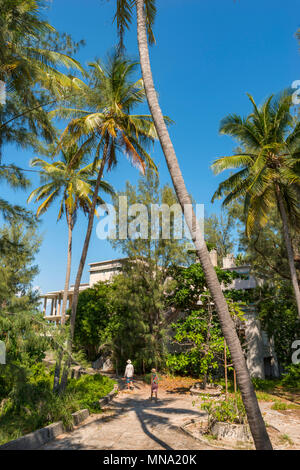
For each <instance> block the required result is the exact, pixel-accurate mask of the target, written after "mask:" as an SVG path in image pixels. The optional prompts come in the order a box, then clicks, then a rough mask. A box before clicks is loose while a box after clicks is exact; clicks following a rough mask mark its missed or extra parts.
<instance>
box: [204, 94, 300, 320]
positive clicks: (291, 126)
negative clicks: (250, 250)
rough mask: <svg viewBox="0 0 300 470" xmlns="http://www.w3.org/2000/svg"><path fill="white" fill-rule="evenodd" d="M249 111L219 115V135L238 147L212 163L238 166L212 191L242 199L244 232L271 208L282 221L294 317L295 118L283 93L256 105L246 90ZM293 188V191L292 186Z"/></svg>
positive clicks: (298, 294) (298, 216) (298, 293)
mask: <svg viewBox="0 0 300 470" xmlns="http://www.w3.org/2000/svg"><path fill="white" fill-rule="evenodd" d="M248 96H249V99H250V101H251V103H252V107H253V109H252V112H251V114H249V116H247V117H246V118H242V117H241V116H237V115H235V114H233V115H229V116H227V117H226V118H225V119H223V121H222V123H221V127H220V132H221V133H222V134H226V135H230V136H231V137H233V138H234V139H236V140H237V141H238V143H239V145H241V147H242V149H241V151H240V152H238V153H236V154H235V155H232V156H228V157H222V158H218V159H217V160H216V161H215V162H214V163H213V165H212V168H213V170H214V172H215V173H220V172H222V171H224V170H227V169H230V168H231V169H232V168H233V169H239V171H238V172H236V173H234V174H233V175H231V176H230V177H229V178H227V179H226V180H225V181H223V182H222V183H221V184H220V185H219V187H218V189H217V191H216V192H215V194H214V196H213V200H214V199H215V198H216V197H221V196H222V195H223V194H224V193H225V192H226V193H227V195H226V198H225V199H224V201H223V205H227V204H229V203H230V201H232V200H234V199H236V198H240V197H242V198H244V201H245V202H244V210H245V215H246V234H247V235H248V236H250V235H251V233H252V231H253V228H254V227H255V226H260V227H263V226H264V225H265V224H266V223H267V220H268V217H269V215H270V213H271V211H272V210H273V208H274V207H275V208H277V210H278V213H279V215H280V217H281V220H282V226H283V237H284V241H285V246H286V251H287V257H288V263H289V267H290V273H291V280H292V284H293V288H294V293H295V298H296V303H297V308H298V315H299V317H300V289H299V283H298V279H297V273H296V268H295V260H294V259H295V255H294V251H293V245H292V238H291V231H290V224H291V223H293V224H296V226H298V227H299V224H300V210H299V193H297V186H298V187H299V185H300V172H299V168H300V123H299V122H298V123H297V124H296V125H295V121H294V119H293V116H292V114H291V111H290V109H291V106H292V97H291V96H290V95H287V94H286V93H284V94H282V95H281V96H280V97H279V99H275V98H274V96H273V95H272V96H270V97H269V98H268V99H267V100H266V101H265V102H264V103H263V105H262V106H260V107H258V106H257V105H256V103H255V101H254V99H253V98H252V96H251V95H248ZM298 191H299V190H298Z"/></svg>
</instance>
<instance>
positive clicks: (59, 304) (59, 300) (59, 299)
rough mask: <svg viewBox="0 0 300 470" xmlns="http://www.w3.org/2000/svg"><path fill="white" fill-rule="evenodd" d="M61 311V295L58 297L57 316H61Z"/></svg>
mask: <svg viewBox="0 0 300 470" xmlns="http://www.w3.org/2000/svg"><path fill="white" fill-rule="evenodd" d="M60 309H61V294H59V295H58V306H57V315H60Z"/></svg>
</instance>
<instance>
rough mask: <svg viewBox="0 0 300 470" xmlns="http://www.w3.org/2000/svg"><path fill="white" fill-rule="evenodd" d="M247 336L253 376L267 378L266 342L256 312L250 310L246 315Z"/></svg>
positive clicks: (249, 364)
mask: <svg viewBox="0 0 300 470" xmlns="http://www.w3.org/2000/svg"><path fill="white" fill-rule="evenodd" d="M245 318H246V321H245V336H246V341H247V366H248V369H249V372H250V375H251V377H258V378H260V379H264V378H265V367H264V344H263V338H262V334H261V328H260V322H259V320H258V319H257V315H256V312H255V311H254V310H253V311H249V312H247V313H246V315H245Z"/></svg>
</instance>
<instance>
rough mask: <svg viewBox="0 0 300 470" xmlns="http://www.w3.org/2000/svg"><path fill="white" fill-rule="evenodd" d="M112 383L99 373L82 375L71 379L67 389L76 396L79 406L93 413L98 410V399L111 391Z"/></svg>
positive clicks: (112, 381)
mask: <svg viewBox="0 0 300 470" xmlns="http://www.w3.org/2000/svg"><path fill="white" fill-rule="evenodd" d="M114 384H115V382H114V380H112V379H110V378H109V377H106V376H103V375H100V374H95V375H83V376H81V377H80V379H77V380H76V379H71V380H70V381H69V384H68V387H67V391H68V392H69V393H71V394H73V395H74V396H75V397H76V399H77V401H78V403H79V404H80V408H88V409H89V411H90V412H94V413H95V412H97V411H99V410H100V405H99V403H98V400H100V398H103V397H104V396H105V395H107V394H108V393H109V392H111V391H112V389H113V387H114Z"/></svg>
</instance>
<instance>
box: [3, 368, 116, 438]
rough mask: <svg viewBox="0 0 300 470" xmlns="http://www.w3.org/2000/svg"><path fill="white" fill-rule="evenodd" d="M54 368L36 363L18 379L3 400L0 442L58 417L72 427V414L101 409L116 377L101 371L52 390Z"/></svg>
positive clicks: (39, 426)
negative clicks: (61, 390)
mask: <svg viewBox="0 0 300 470" xmlns="http://www.w3.org/2000/svg"><path fill="white" fill-rule="evenodd" d="M52 385H53V371H50V372H48V371H47V370H46V368H45V366H44V364H36V365H35V366H32V367H31V368H30V370H29V372H28V371H27V375H26V378H25V380H24V381H17V382H16V383H15V385H14V387H13V388H12V389H11V391H10V392H9V393H8V394H7V396H6V397H5V398H3V399H2V401H1V402H0V444H3V443H4V442H7V441H9V440H11V439H15V438H17V437H20V436H22V435H24V434H27V433H29V432H32V431H34V430H36V429H39V428H41V427H43V426H47V425H48V424H50V423H53V422H55V421H63V424H64V426H65V427H66V428H67V429H70V428H71V427H72V416H71V414H72V413H74V412H75V411H78V410H80V409H83V408H88V409H89V410H90V412H96V411H98V412H99V410H100V407H99V404H98V403H97V401H98V400H99V399H100V398H101V397H103V396H104V395H106V394H107V393H109V392H110V391H111V390H112V388H113V385H114V381H113V380H111V379H109V378H107V377H103V376H100V375H98V374H97V375H92V376H88V375H84V376H82V377H81V378H80V379H78V380H75V379H72V380H70V382H69V384H68V387H67V390H66V393H65V394H63V395H62V396H59V395H57V394H55V393H53V392H52Z"/></svg>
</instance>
